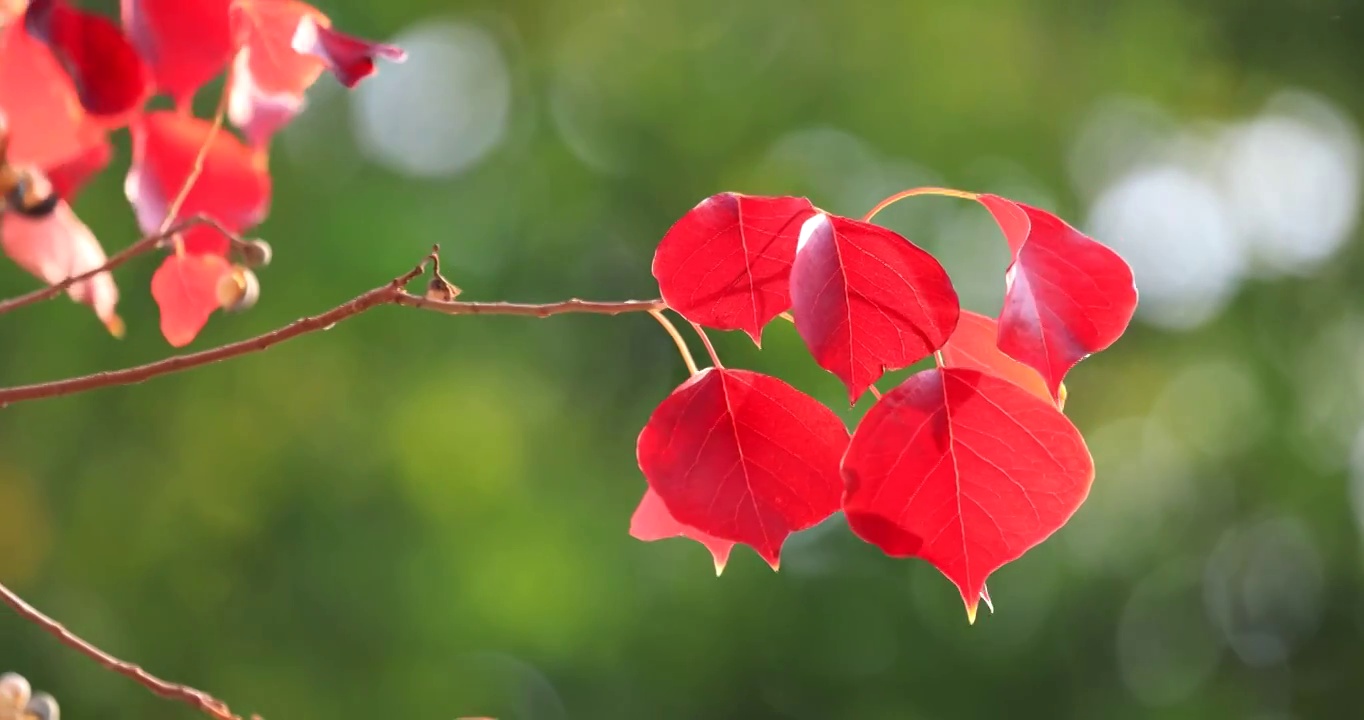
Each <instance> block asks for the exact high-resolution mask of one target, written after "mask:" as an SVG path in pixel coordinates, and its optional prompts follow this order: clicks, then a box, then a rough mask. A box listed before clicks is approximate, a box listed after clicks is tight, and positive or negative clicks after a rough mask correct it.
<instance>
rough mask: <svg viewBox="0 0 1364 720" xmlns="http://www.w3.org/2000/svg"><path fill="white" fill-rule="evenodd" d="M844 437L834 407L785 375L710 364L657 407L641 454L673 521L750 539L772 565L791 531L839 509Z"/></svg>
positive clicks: (643, 465)
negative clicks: (783, 377)
mask: <svg viewBox="0 0 1364 720" xmlns="http://www.w3.org/2000/svg"><path fill="white" fill-rule="evenodd" d="M847 443H848V430H847V428H846V427H844V425H843V421H841V420H839V419H838V416H837V415H835V414H834V413H833V411H831V410H829V409H828V408H826V407H824V406H823V405H821V404H819V402H818V401H816V400H815V399H814V398H811V397H810V396H808V395H805V394H804V393H801V392H800V391H799V390H796V389H795V388H793V387H791V386H790V385H787V384H786V383H784V382H782V381H781V380H778V379H776V378H774V377H769V376H767V375H760V374H758V373H755V372H750V371H748V370H729V369H723V368H706V369H705V370H702V371H701V372H700V373H697V374H696V375H695V376H693V377H692V378H691V379H689V380H687V381H686V382H685V383H682V385H681V386H679V387H678V388H677V389H676V390H674V391H673V392H672V394H671V395H669V396H668V397H667V398H665V399H664V400H663V402H662V403H661V404H659V406H658V408H657V409H655V410H654V413H653V416H652V417H650V418H649V422H648V424H647V425H645V426H644V430H643V431H642V432H641V433H640V434H639V445H638V448H637V456H638V459H639V467H640V470H642V471H643V472H644V477H645V478H647V479H648V481H649V486H650V487H651V488H653V490H654V492H656V493H658V496H659V498H660V499H662V500H663V503H664V504H665V505H666V506H667V509H668V511H669V513H671V514H672V516H673V517H674V518H676V519H677V521H678V522H681V523H683V524H685V525H688V526H690V527H692V528H695V529H696V530H699V531H701V532H703V533H706V534H709V535H713V536H715V537H717V538H720V539H723V540H732V541H734V542H739V543H744V544H745V545H749V546H751V547H753V548H754V549H755V550H757V551H758V554H759V555H761V556H762V557H763V559H764V560H766V561H767V562H768V564H769V565H771V566H772V568H773V569H774V570H775V569H776V568H777V567H778V564H779V562H780V555H781V546H782V544H783V543H784V542H785V541H786V538H787V536H788V535H790V534H791V533H793V532H798V531H800V530H804V529H805V528H808V527H811V526H812V525H815V524H817V523H819V522H820V521H822V520H824V519H825V518H827V517H829V516H830V515H832V514H833V513H834V512H835V511H836V510H838V502H839V497H840V495H841V494H842V490H843V485H842V481H841V479H840V477H839V473H838V461H839V458H840V457H842V455H843V450H844V448H845V447H846V446H847Z"/></svg>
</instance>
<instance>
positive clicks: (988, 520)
mask: <svg viewBox="0 0 1364 720" xmlns="http://www.w3.org/2000/svg"><path fill="white" fill-rule="evenodd" d="M843 476H844V479H845V481H846V483H847V494H846V496H845V498H844V502H843V507H844V510H845V512H846V513H847V518H848V525H849V527H851V529H852V531H853V533H854V534H856V535H857V536H858V537H860V538H862V539H863V540H865V541H866V542H869V543H871V544H873V545H876V546H877V547H879V548H881V550H882V551H883V552H885V553H886V554H887V555H890V556H892V557H918V558H923V559H924V560H927V561H928V562H929V563H931V564H932V565H933V566H934V567H936V568H938V570H940V571H941V572H942V573H943V575H945V576H947V578H948V579H949V580H951V581H952V583H953V584H955V585H956V586H957V589H958V590H959V591H960V593H961V596H962V600H963V601H964V602H965V603H966V604H967V607H968V610H969V611H971V612H974V610H972V608H974V606H975V605H976V604H977V603H978V602H979V600H980V598H981V596H982V595H983V594H984V593H985V582H986V579H987V578H988V577H989V575H990V574H991V573H993V572H994V571H995V570H997V569H999V568H1000V567H1002V566H1003V565H1005V564H1006V563H1009V562H1012V561H1013V560H1016V559H1018V558H1019V557H1021V556H1022V555H1023V554H1024V553H1025V552H1027V551H1028V550H1029V549H1031V548H1032V547H1034V546H1036V545H1037V544H1038V543H1040V542H1042V541H1043V540H1045V539H1046V538H1047V537H1049V536H1051V534H1052V533H1054V532H1055V531H1056V530H1058V529H1059V528H1060V527H1061V526H1062V525H1064V524H1065V523H1066V522H1067V521H1068V520H1069V519H1070V517H1071V516H1072V515H1073V514H1074V513H1075V511H1076V510H1077V509H1078V508H1079V507H1080V505H1081V503H1083V502H1084V500H1085V497H1086V496H1087V495H1088V494H1089V488H1090V485H1091V484H1092V482H1093V479H1094V463H1093V460H1092V459H1091V458H1090V455H1089V450H1088V449H1087V448H1086V447H1085V444H1084V440H1083V438H1081V437H1080V433H1079V431H1078V430H1076V429H1075V426H1074V425H1073V424H1071V422H1070V420H1069V419H1068V418H1067V417H1066V416H1065V415H1064V414H1062V413H1061V411H1060V410H1058V409H1057V408H1056V406H1055V405H1054V404H1052V403H1051V402H1049V401H1048V400H1046V399H1043V398H1041V397H1038V396H1037V395H1034V394H1032V393H1030V392H1028V391H1027V390H1025V389H1023V388H1021V387H1019V386H1017V385H1014V384H1013V383H1010V382H1009V381H1007V380H1004V379H1002V378H999V377H997V376H994V375H991V374H986V373H982V372H980V371H978V370H969V369H964V368H943V369H938V370H926V371H924V372H921V373H918V374H915V375H913V376H911V377H910V378H909V379H907V380H906V381H905V382H904V383H902V384H900V386H898V387H896V388H895V389H894V390H891V391H890V392H888V393H886V394H885V395H884V396H883V397H882V398H881V401H880V402H878V403H876V404H875V405H873V406H872V407H871V409H870V410H868V411H867V414H866V416H865V417H863V419H862V423H861V425H859V426H858V428H857V432H856V433H854V434H853V439H852V442H851V444H849V446H848V451H847V453H846V455H845V456H844V458H843ZM968 549H969V552H968Z"/></svg>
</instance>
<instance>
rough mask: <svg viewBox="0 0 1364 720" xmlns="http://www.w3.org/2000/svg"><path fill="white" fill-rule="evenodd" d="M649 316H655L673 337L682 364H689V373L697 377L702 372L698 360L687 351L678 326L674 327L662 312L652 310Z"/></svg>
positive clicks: (685, 342)
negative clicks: (697, 363)
mask: <svg viewBox="0 0 1364 720" xmlns="http://www.w3.org/2000/svg"><path fill="white" fill-rule="evenodd" d="M649 314H650V315H653V316H654V319H655V320H657V321H658V324H659V325H662V326H663V329H664V330H667V331H668V335H670V336H672V339H673V343H675V344H676V345H677V352H678V353H679V354H681V355H682V362H684V363H686V364H687V373H688V374H690V375H696V374H697V373H699V372H701V371H700V370H699V369H697V367H696V360H695V358H693V357H692V356H691V350H688V349H687V341H686V340H683V339H682V333H680V332H678V331H677V326H676V325H673V321H671V320H669V319H668V316H667V315H664V314H663V311H662V310H650V311H649Z"/></svg>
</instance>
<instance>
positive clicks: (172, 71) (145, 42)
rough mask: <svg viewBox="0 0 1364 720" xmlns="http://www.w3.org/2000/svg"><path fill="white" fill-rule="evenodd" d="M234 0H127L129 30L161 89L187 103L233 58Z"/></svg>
mask: <svg viewBox="0 0 1364 720" xmlns="http://www.w3.org/2000/svg"><path fill="white" fill-rule="evenodd" d="M230 4H231V0H122V8H123V28H124V30H125V31H126V32H127V33H128V39H129V40H131V41H132V44H133V46H134V47H136V48H137V50H138V52H139V53H140V54H141V55H142V57H143V58H144V59H145V60H146V61H147V65H148V67H149V69H150V72H151V75H152V78H153V80H154V81H155V82H156V86H157V87H158V88H159V89H160V90H161V92H164V93H166V94H167V95H170V96H171V98H172V99H174V100H175V103H176V104H177V105H180V106H186V105H188V103H189V102H190V101H191V100H192V99H193V97H194V93H195V91H197V90H198V89H199V88H200V87H202V86H203V85H204V83H206V82H208V81H209V80H212V79H213V78H214V77H216V76H217V75H218V73H220V72H222V71H223V68H226V67H227V63H228V61H229V60H231V59H232V50H233V48H232V32H231V24H230V23H229V22H228V7H229V5H230Z"/></svg>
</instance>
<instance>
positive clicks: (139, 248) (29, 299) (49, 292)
mask: <svg viewBox="0 0 1364 720" xmlns="http://www.w3.org/2000/svg"><path fill="white" fill-rule="evenodd" d="M196 225H207V226H208V227H211V228H213V229H214V230H216V231H218V233H220V234H221V235H222V236H223V237H225V238H227V239H228V241H229V242H230V243H231V244H232V248H233V249H234V250H238V251H240V250H242V249H243V248H244V247H245V245H246V241H245V240H242V239H241V237H240V236H238V235H237V234H236V233H234V232H232V231H230V230H228V229H227V228H225V227H223V226H222V225H221V224H220V223H219V222H218V221H217V220H214V219H213V218H210V217H208V216H207V215H196V216H194V217H191V218H186V219H184V220H182V221H180V222H176V223H172V224H171V225H169V226H167V227H166V229H165V230H164V231H162V232H158V233H156V234H154V235H148V236H146V237H144V238H142V239H141V240H138V241H137V242H135V243H133V244H132V245H129V246H128V247H126V248H123V249H122V250H120V251H118V252H116V253H114V254H113V255H112V256H111V257H110V258H109V259H108V260H107V261H105V263H104V264H103V265H100V266H99V267H97V268H95V269H93V270H87V271H86V272H83V273H81V274H79V275H72V276H71V277H69V278H67V279H65V280H62V281H61V282H58V283H55V284H52V285H49V286H47V287H44V288H40V289H38V290H34V291H33V292H29V293H24V294H23V295H18V296H15V297H12V298H8V299H6V300H0V315H4V314H5V313H7V312H11V311H14V310H18V309H19V308H21V307H25V306H28V305H32V304H34V303H40V302H42V301H44V300H51V299H52V298H54V297H57V296H58V295H61V294H62V293H63V292H65V291H66V290H67V289H69V288H70V287H71V286H72V285H75V284H76V283H78V282H81V281H83V280H88V279H90V278H92V277H94V276H96V275H98V274H100V273H102V272H109V271H111V270H114V269H115V268H117V267H119V266H120V265H123V264H124V263H126V262H128V261H129V260H132V259H133V258H135V257H137V256H139V255H142V254H143V253H147V252H150V251H152V250H155V249H156V248H158V247H160V246H161V244H162V243H164V242H165V241H166V240H167V239H169V238H172V237H175V236H176V235H178V234H179V233H182V232H184V231H186V230H189V229H190V228H193V227H195V226H196Z"/></svg>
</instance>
